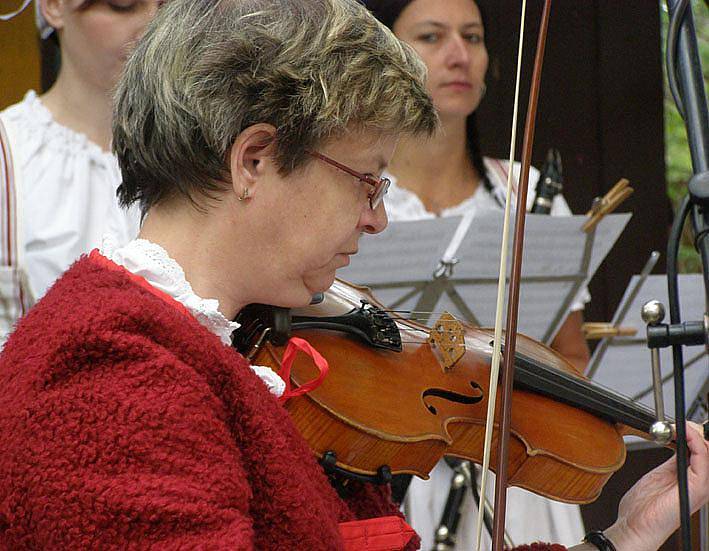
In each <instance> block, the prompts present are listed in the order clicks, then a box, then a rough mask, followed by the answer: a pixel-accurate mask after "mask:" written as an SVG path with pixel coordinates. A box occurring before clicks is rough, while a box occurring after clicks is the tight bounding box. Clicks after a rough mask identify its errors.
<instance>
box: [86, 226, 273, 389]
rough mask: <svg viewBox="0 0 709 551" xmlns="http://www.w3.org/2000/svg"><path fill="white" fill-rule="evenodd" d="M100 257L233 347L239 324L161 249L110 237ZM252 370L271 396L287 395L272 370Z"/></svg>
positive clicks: (262, 367) (259, 368)
mask: <svg viewBox="0 0 709 551" xmlns="http://www.w3.org/2000/svg"><path fill="white" fill-rule="evenodd" d="M100 253H101V254H102V255H103V256H105V257H106V258H108V259H109V260H111V261H112V262H115V263H116V264H118V265H119V266H123V267H124V268H125V269H126V270H128V271H129V272H132V273H134V274H135V275H138V276H140V277H142V278H143V279H145V280H146V281H147V282H148V283H150V285H152V286H153V287H155V288H156V289H159V290H161V291H162V292H163V293H166V294H167V295H169V296H171V297H172V298H174V299H175V300H176V301H178V302H180V303H181V304H183V305H184V306H185V308H187V310H188V311H189V312H190V313H191V314H192V315H193V316H194V317H195V318H196V319H197V321H198V322H199V323H200V324H201V325H203V326H204V327H205V328H206V329H207V330H209V331H210V332H212V333H214V334H215V335H217V336H218V337H219V338H220V339H221V341H222V342H223V343H224V344H225V345H227V346H230V345H231V334H232V333H233V332H234V330H235V329H238V328H239V324H238V323H236V322H233V321H230V320H228V319H227V318H226V317H224V314H222V313H221V312H220V311H219V301H218V300H216V299H211V298H208V299H204V298H201V297H199V296H197V295H196V294H195V292H194V291H193V290H192V286H191V285H190V283H189V281H187V280H186V279H185V272H184V270H183V269H182V267H181V266H180V265H179V264H178V263H177V262H176V261H175V260H173V259H172V258H170V255H168V254H167V251H166V250H165V249H163V248H162V247H161V246H160V245H157V244H156V243H151V242H150V241H148V240H147V239H134V240H133V241H131V242H130V243H128V244H127V245H125V246H123V247H118V246H117V244H116V242H115V241H114V240H113V239H112V238H111V237H110V236H106V237H104V240H103V245H102V246H101V249H100ZM250 367H251V369H252V370H253V371H254V372H255V373H256V375H258V376H259V378H260V379H261V380H262V381H263V382H264V384H265V385H266V386H267V387H268V390H269V391H270V392H271V393H272V394H275V395H276V396H281V395H282V394H283V392H285V388H286V385H285V382H284V381H283V379H281V378H280V377H279V376H278V375H277V374H276V373H274V372H273V371H272V370H271V369H270V368H268V367H264V366H260V365H252V366H250Z"/></svg>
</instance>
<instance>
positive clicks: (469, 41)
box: [364, 0, 589, 549]
mask: <svg viewBox="0 0 709 551" xmlns="http://www.w3.org/2000/svg"><path fill="white" fill-rule="evenodd" d="M364 3H365V5H366V6H367V7H368V8H369V9H370V10H371V11H372V12H373V13H374V15H375V16H376V17H377V18H378V19H379V20H380V21H381V22H382V23H384V24H385V25H386V26H388V27H389V28H391V29H392V30H393V31H394V34H395V35H396V36H397V37H398V38H399V39H400V40H402V41H404V42H406V43H407V44H409V45H410V46H412V47H413V48H414V50H416V52H417V53H418V54H419V55H420V56H421V58H422V59H423V61H424V62H425V63H426V66H427V68H428V80H427V89H428V92H429V94H430V96H431V98H432V99H433V103H434V106H435V107H436V110H437V112H438V115H439V117H440V120H441V127H440V129H439V131H438V132H437V133H436V134H435V135H434V136H432V137H418V138H411V137H406V138H404V139H402V140H401V142H400V143H399V145H398V146H397V149H396V152H395V154H394V158H393V159H392V161H391V163H390V165H389V168H388V174H387V176H388V177H389V178H390V180H391V181H392V185H391V187H390V190H389V194H388V195H387V197H386V206H387V212H388V214H389V218H390V219H391V220H420V219H425V218H433V217H437V216H456V215H463V214H466V213H469V212H471V211H473V212H480V211H482V210H489V209H491V210H499V211H502V209H503V208H504V203H505V193H506V186H507V175H508V172H509V171H510V166H509V163H508V161H506V160H499V159H492V158H488V157H483V156H482V154H481V152H480V145H479V143H478V136H477V125H476V121H475V110H476V109H477V107H478V105H479V103H480V101H481V100H482V99H483V96H484V94H485V73H486V71H487V66H488V53H487V49H486V46H485V24H484V18H483V14H482V13H481V11H480V8H479V6H478V5H477V4H476V3H475V2H474V1H473V0H448V1H446V2H438V1H434V0H413V1H412V0H365V1H364ZM511 170H512V172H513V176H514V182H517V181H519V172H520V166H519V164H518V163H515V164H514V165H513V166H512V167H511ZM538 177H539V173H538V172H537V171H536V169H531V171H530V178H529V181H530V182H531V183H534V182H536V181H537V180H538ZM515 189H516V188H515ZM533 199H534V192H533V190H530V193H529V202H528V206H529V207H531V204H532V201H533ZM551 214H552V215H557V216H563V215H569V214H571V211H570V210H569V208H568V206H567V205H566V202H565V201H564V199H563V197H561V196H560V195H557V196H556V197H555V199H554V202H553V204H552V207H551ZM588 299H589V297H588V294H587V292H586V291H585V290H584V292H583V293H582V294H581V295H580V297H577V300H576V301H575V303H574V304H573V306H572V311H571V313H570V314H569V316H568V318H567V320H566V322H565V323H564V324H563V325H562V327H561V329H560V331H559V332H558V334H557V335H556V337H555V338H554V340H553V342H552V348H554V349H556V350H557V351H558V352H560V353H561V354H563V355H564V356H565V357H566V358H567V359H568V360H569V361H571V362H572V363H574V364H575V365H576V366H577V367H578V368H579V369H582V370H583V369H584V368H585V367H586V364H587V362H588V358H589V352H588V347H587V345H586V342H585V340H584V338H583V335H582V333H581V323H582V311H583V308H584V302H585V301H587V300H588ZM452 477H453V472H452V470H451V468H450V467H448V466H447V465H446V464H445V463H444V462H441V463H439V465H438V466H437V467H436V469H435V470H434V471H433V472H432V473H431V479H430V480H429V481H422V480H418V479H415V480H413V482H412V484H411V487H410V489H409V493H408V496H407V499H406V501H405V510H406V511H407V514H408V516H409V520H410V521H411V522H412V525H413V526H414V528H415V529H416V530H417V531H418V532H419V533H420V534H421V536H422V538H423V541H424V547H426V546H428V547H429V548H430V546H431V545H433V540H434V532H435V530H436V527H437V526H438V523H439V522H440V519H441V515H442V512H443V509H444V505H445V502H446V497H447V494H448V489H449V488H450V484H451V482H450V481H451V478H452ZM510 503H511V507H510V523H509V526H510V533H511V536H512V539H513V541H528V540H529V539H532V538H533V537H534V536H535V535H536V537H539V538H542V539H543V540H547V541H560V542H562V543H571V542H573V541H578V538H580V536H581V535H582V534H583V523H582V520H581V515H580V511H579V508H578V507H577V506H572V505H566V504H561V503H554V502H551V501H549V500H545V499H543V498H540V497H538V496H535V495H533V494H530V493H528V492H526V491H524V490H520V489H516V488H515V489H512V490H511V493H510ZM474 510H475V505H474V504H473V503H472V502H471V500H470V499H469V498H468V496H466V501H465V502H464V503H463V506H462V509H461V512H462V514H463V519H462V521H461V523H460V526H459V529H458V534H457V541H458V547H456V548H457V549H470V548H471V547H472V545H473V543H472V541H471V536H472V526H473V524H474V523H473V519H474V518H475V511H474Z"/></svg>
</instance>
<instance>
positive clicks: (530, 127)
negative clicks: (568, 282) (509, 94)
mask: <svg viewBox="0 0 709 551" xmlns="http://www.w3.org/2000/svg"><path fill="white" fill-rule="evenodd" d="M550 10H551V0H545V1H544V9H543V11H542V19H541V25H540V28H539V36H538V40H537V52H536V55H535V59H534V70H533V73H532V84H531V87H530V93H529V103H528V107H527V118H526V121H525V128H524V141H523V144H524V145H523V151H522V168H521V173H520V175H521V179H520V185H519V187H518V190H517V207H516V208H517V212H516V218H515V235H514V244H513V254H512V273H511V277H510V283H509V289H510V291H509V300H508V306H507V323H506V328H505V355H504V365H503V370H502V396H501V398H502V400H501V404H500V411H501V415H502V419H501V422H500V428H499V431H498V441H497V481H496V484H495V510H494V525H493V533H492V545H493V550H494V551H501V550H502V548H503V545H504V533H505V511H506V505H507V503H506V499H507V479H508V476H507V460H508V455H509V435H510V420H511V405H512V382H513V380H514V357H515V347H516V337H517V315H518V311H519V289H520V279H521V273H522V250H523V247H524V224H525V220H526V214H527V184H528V182H529V167H530V164H531V155H532V143H533V141H534V130H535V121H536V112H537V100H538V98H539V87H540V83H541V73H542V65H543V63H542V62H543V59H544V48H545V45H546V34H547V28H548V25H549V13H550ZM525 11H526V0H523V2H522V16H521V23H520V42H519V50H518V58H517V84H516V90H515V106H514V112H513V117H512V120H513V122H512V139H511V145H510V171H509V174H508V178H507V200H506V203H505V215H504V217H505V220H504V225H503V235H502V249H501V251H500V276H499V280H498V294H497V311H496V318H495V338H494V344H493V357H492V366H491V370H490V397H489V400H488V414H487V425H486V429H485V448H484V451H483V471H482V473H483V474H482V481H481V488H480V495H485V485H486V481H487V472H488V468H489V462H490V445H491V443H492V431H493V419H494V412H495V397H496V392H495V389H496V388H497V381H498V374H499V366H500V354H501V350H502V315H501V312H502V307H503V303H504V282H505V274H506V273H507V242H508V234H509V211H510V202H511V201H510V199H511V195H512V173H513V171H512V170H511V167H512V163H513V162H514V147H515V141H516V128H517V108H518V99H519V82H520V68H521V59H522V43H523V40H524V19H525ZM481 516H482V515H481V512H480V511H478V523H477V524H478V526H477V533H476V542H477V549H478V550H479V549H480V539H481V534H482V519H481Z"/></svg>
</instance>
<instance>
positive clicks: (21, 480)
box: [0, 258, 563, 551]
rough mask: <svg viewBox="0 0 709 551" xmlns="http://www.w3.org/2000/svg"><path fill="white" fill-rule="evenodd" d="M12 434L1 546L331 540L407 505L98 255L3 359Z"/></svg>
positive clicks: (259, 544) (312, 550) (1, 470)
mask: <svg viewBox="0 0 709 551" xmlns="http://www.w3.org/2000/svg"><path fill="white" fill-rule="evenodd" d="M0 438H1V439H2V440H1V442H2V443H1V444H0V448H1V449H2V453H1V454H0V548H6V549H125V548H135V549H143V548H149V547H159V548H161V549H162V548H165V549H173V548H174V549H178V548H180V549H188V548H189V549H193V548H200V549H258V550H269V549H274V550H295V549H303V550H308V551H316V550H320V549H322V550H331V549H341V548H342V540H341V537H340V533H339V531H338V524H339V523H340V522H344V521H349V520H353V519H358V518H359V519H363V518H370V517H376V516H383V515H392V514H397V510H396V507H395V506H394V505H393V504H392V503H391V501H390V499H389V493H388V489H387V488H385V487H376V486H372V485H368V484H353V485H352V486H351V492H352V496H351V497H350V498H348V499H347V500H346V501H343V500H342V499H340V498H339V497H338V495H337V493H336V492H335V491H334V490H333V488H332V486H331V485H330V483H329V481H328V480H327V478H326V476H325V475H324V474H323V472H322V470H321V468H320V467H319V465H318V464H317V462H316V461H315V460H314V457H313V454H312V453H311V451H310V450H309V449H308V447H307V444H306V442H305V441H304V440H303V439H302V438H301V437H300V436H299V434H298V433H297V431H296V429H295V427H294V426H293V424H292V423H291V421H290V419H289V417H288V414H287V412H286V410H285V409H283V407H282V406H281V405H280V404H279V403H278V401H277V400H276V399H275V397H274V396H273V395H272V394H270V393H269V392H268V390H267V389H266V386H265V385H264V384H263V382H262V381H261V380H260V379H259V378H258V377H257V376H256V375H255V374H254V373H253V372H252V371H251V369H250V368H249V366H248V364H247V362H246V360H244V359H243V358H242V357H241V356H240V355H239V354H237V353H236V352H235V351H234V350H232V349H231V348H229V347H227V346H224V345H223V344H222V343H221V342H220V340H219V339H218V337H216V336H215V335H213V334H211V333H210V332H209V331H207V330H206V329H205V328H203V327H202V326H201V325H200V324H199V323H198V322H197V321H196V320H195V319H193V318H191V317H188V316H186V315H185V314H184V312H182V311H180V310H179V309H178V308H175V307H174V305H172V304H170V303H169V302H168V301H166V300H164V299H162V298H160V297H159V296H156V295H155V294H154V293H151V292H150V291H149V290H147V289H146V288H145V287H143V286H140V285H137V284H136V283H135V281H134V280H133V279H132V278H131V276H129V274H128V273H127V272H125V271H116V270H109V269H107V268H106V267H104V266H101V265H99V264H97V263H96V262H95V261H93V260H91V259H89V258H83V259H81V260H79V261H78V262H77V263H76V264H75V265H74V266H73V267H72V268H71V269H70V270H69V271H68V272H67V273H66V274H65V275H64V276H63V277H62V278H61V279H60V280H59V281H58V282H57V283H56V284H55V285H54V286H53V287H52V289H51V290H50V291H49V292H48V293H47V295H46V296H45V297H44V298H43V299H42V300H41V301H40V302H39V303H38V304H37V305H36V306H35V308H34V309H33V310H32V311H30V313H29V314H28V315H27V316H26V317H25V318H24V319H23V320H22V321H21V322H20V323H19V325H18V327H17V329H16V331H15V332H14V333H13V334H12V335H11V337H10V339H9V341H8V342H7V344H6V346H5V348H4V351H3V353H2V355H1V356H0ZM416 545H417V542H412V547H416ZM549 548H550V549H551V547H549ZM540 549H547V547H546V546H544V547H540ZM558 549H563V548H561V547H558Z"/></svg>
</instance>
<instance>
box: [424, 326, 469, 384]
mask: <svg viewBox="0 0 709 551" xmlns="http://www.w3.org/2000/svg"><path fill="white" fill-rule="evenodd" d="M428 342H429V344H430V345H431V346H432V347H433V348H436V349H437V350H438V351H439V353H440V355H441V359H442V362H443V369H444V371H450V370H451V369H453V366H455V364H456V363H457V362H458V360H460V359H461V358H462V357H463V354H465V332H464V330H463V324H461V323H460V322H459V321H458V320H457V319H455V317H454V316H453V315H452V314H450V313H449V312H443V314H442V315H441V317H440V318H438V321H436V323H435V324H434V325H433V327H432V328H431V332H430V333H429V335H428Z"/></svg>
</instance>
